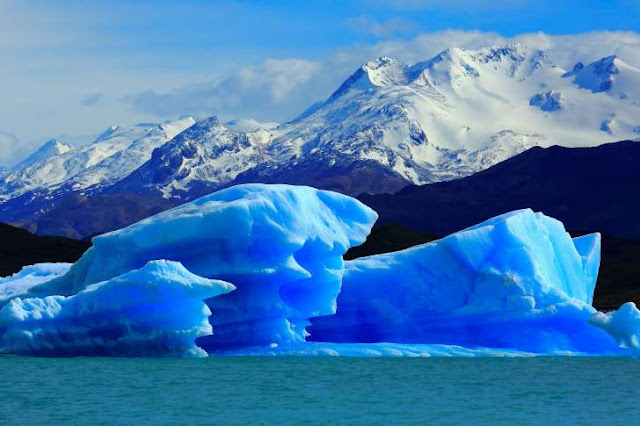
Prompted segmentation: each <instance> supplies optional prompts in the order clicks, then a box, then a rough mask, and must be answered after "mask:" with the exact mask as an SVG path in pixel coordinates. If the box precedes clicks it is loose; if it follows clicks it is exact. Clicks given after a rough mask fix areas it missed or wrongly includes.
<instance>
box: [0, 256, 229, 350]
mask: <svg viewBox="0 0 640 426" xmlns="http://www.w3.org/2000/svg"><path fill="white" fill-rule="evenodd" d="M233 289H234V287H233V285H231V284H229V283H226V282H224V281H219V280H210V279H207V278H202V277H199V276H197V275H194V274H192V273H190V272H189V271H187V270H186V269H185V268H184V266H182V265H181V264H180V263H177V262H169V261H165V260H161V261H152V262H149V263H148V264H146V265H145V266H144V267H142V268H141V269H138V270H133V271H129V272H127V273H125V274H124V275H121V276H119V277H115V278H113V279H110V280H108V281H104V282H100V283H97V284H91V285H89V286H87V287H86V288H85V289H83V290H82V291H80V292H78V293H77V294H74V295H73V296H66V297H65V296H47V297H44V298H28V299H21V298H15V299H13V300H11V301H10V302H9V303H8V304H7V305H6V306H5V307H4V309H3V310H2V311H1V312H0V326H2V327H5V329H6V331H5V333H4V343H5V348H4V349H5V351H8V352H11V353H15V354H27V355H38V356H72V355H73V356H76V355H103V356H179V357H186V356H206V352H204V351H203V350H202V349H200V348H198V347H197V346H196V345H195V343H194V341H195V339H196V338H197V337H200V336H205V335H209V334H211V332H212V329H211V325H210V324H209V321H208V318H209V316H210V315H211V311H210V310H209V308H208V307H207V306H206V304H205V303H204V299H206V298H211V297H214V296H217V295H219V294H223V293H227V292H229V291H231V290H233Z"/></svg>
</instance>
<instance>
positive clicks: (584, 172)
mask: <svg viewBox="0 0 640 426" xmlns="http://www.w3.org/2000/svg"><path fill="white" fill-rule="evenodd" d="M639 163H640V144H639V143H637V142H632V141H624V142H618V143H610V144H604V145H600V146H598V147H592V148H565V147H560V146H552V147H549V148H540V147H535V148H532V149H530V150H528V151H526V152H524V153H522V154H520V155H517V156H515V157H513V158H511V159H508V160H506V161H504V162H502V163H500V164H497V165H495V166H493V167H491V168H489V169H487V170H484V171H482V172H479V173H476V174H474V175H472V176H469V177H466V178H463V179H458V180H453V181H449V182H439V183H434V184H428V185H423V186H412V187H408V188H405V189H403V190H402V191H400V192H398V193H396V194H393V195H387V194H379V195H363V196H361V197H359V198H360V199H361V201H363V202H364V203H366V204H367V205H368V206H370V207H371V208H373V209H374V210H375V211H377V212H378V214H379V215H380V219H379V221H378V223H380V224H391V223H397V224H402V225H404V226H406V227H408V228H410V229H414V230H417V231H423V232H431V233H434V234H438V235H446V234H449V233H451V232H455V231H458V230H460V229H463V228H466V227H468V226H471V225H473V224H475V223H479V222H481V221H483V220H485V219H487V218H489V217H492V216H496V215H498V214H501V213H504V212H507V211H510V210H515V209H520V208H525V207H530V208H532V209H533V210H535V211H541V212H543V213H545V214H546V215H548V216H552V217H555V218H557V219H559V220H561V221H562V222H564V224H565V226H566V227H567V229H571V230H574V231H583V232H602V233H604V234H607V235H610V236H613V237H617V238H623V239H635V240H640V222H639V221H638V217H639V216H640V199H638V197H636V196H635V194H636V193H637V188H638V187H639V186H640V168H639V167H638V166H637V165H638V164H639Z"/></svg>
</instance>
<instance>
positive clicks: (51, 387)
mask: <svg viewBox="0 0 640 426" xmlns="http://www.w3.org/2000/svg"><path fill="white" fill-rule="evenodd" d="M0 371H2V388H1V389H2V391H1V394H0V423H1V424H34V425H36V424H37V425H40V424H61V423H65V424H78V425H88V424H138V425H143V424H154V425H156V424H214V423H215V424H225V425H226V424H246V423H251V424H255V423H262V424H290V423H297V424H328V423H337V424H361V423H365V424H391V423H393V424H404V423H409V424H456V423H464V424H496V423H508V424H587V423H588V424H640V361H637V360H632V359H622V358H515V359H501V358H489V359H451V358H420V359H408V358H400V359H393V358H330V357H326V358H287V357H274V358H259V357H255V358H254V357H245V358H242V357H218V358H215V357H212V358H208V359H193V360H175V359H104V358H101V359H100V358H70V359H43V358H21V357H12V356H5V357H0Z"/></svg>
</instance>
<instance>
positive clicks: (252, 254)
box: [31, 184, 377, 351]
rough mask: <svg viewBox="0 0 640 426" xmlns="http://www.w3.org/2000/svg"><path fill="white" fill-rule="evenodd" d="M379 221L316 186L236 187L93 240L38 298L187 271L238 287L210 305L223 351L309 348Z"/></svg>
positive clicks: (213, 340) (214, 343)
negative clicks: (347, 265) (350, 258)
mask: <svg viewBox="0 0 640 426" xmlns="http://www.w3.org/2000/svg"><path fill="white" fill-rule="evenodd" d="M376 219H377V214H376V213H375V212H374V211H373V210H371V209H370V208H368V207H366V206H365V205H364V204H362V203H360V202H359V201H357V200H355V199H353V198H351V197H348V196H346V195H341V194H337V193H334V192H329V191H320V190H317V189H314V188H310V187H296V186H289V185H264V184H248V185H240V186H236V187H232V188H228V189H225V190H222V191H219V192H216V193H213V194H210V195H207V196H205V197H202V198H200V199H198V200H195V201H193V202H191V203H188V204H185V205H182V206H180V207H177V208H174V209H172V210H169V211H166V212H163V213H160V214H158V215H156V216H153V217H151V218H148V219H145V220H142V221H140V222H138V223H136V224H134V225H131V226H129V227H127V228H124V229H122V230H119V231H116V232H112V233H109V234H105V235H101V236H98V237H96V238H94V239H93V247H92V248H90V249H89V250H88V251H87V252H86V253H85V255H84V256H83V257H82V258H81V259H80V260H79V261H78V262H76V263H75V264H74V265H73V267H72V268H71V269H70V270H69V272H68V273H67V274H65V275H63V276H62V277H60V278H57V279H54V280H52V281H49V282H47V283H45V284H43V285H41V286H38V287H35V288H32V289H31V294H33V295H34V296H46V295H52V294H58V295H71V294H75V293H77V292H79V291H82V290H83V289H85V288H86V287H87V286H88V285H90V284H92V283H95V282H99V281H105V280H109V279H111V278H113V277H115V276H118V275H122V274H124V273H126V272H127V271H130V270H132V269H138V268H141V267H142V266H144V265H145V264H146V263H147V262H149V261H151V260H157V259H166V260H172V261H176V262H180V263H181V264H182V265H184V267H185V268H186V269H188V270H189V271H190V272H192V273H194V274H196V275H199V276H202V277H207V278H215V279H220V280H224V281H227V282H230V283H233V284H234V285H235V286H236V287H237V290H236V291H234V292H232V293H230V294H228V295H224V296H221V297H216V298H213V299H210V300H207V304H208V305H209V307H210V308H211V310H212V311H213V312H214V314H213V316H212V317H211V324H212V325H213V327H214V329H215V334H214V335H213V336H210V337H207V338H204V339H200V340H199V341H198V344H199V345H200V346H201V347H203V348H205V349H206V350H207V351H215V350H217V349H221V348H227V347H234V346H246V345H261V344H264V345H268V344H271V343H276V344H286V343H292V342H303V341H304V340H305V337H306V332H305V327H306V326H307V325H308V319H309V318H310V317H314V316H319V315H328V314H332V313H334V312H335V306H336V298H337V296H338V293H339V291H340V286H341V283H342V274H343V271H344V262H343V259H342V255H343V254H344V253H345V252H346V251H347V250H348V249H349V247H352V246H356V245H359V244H361V243H362V242H364V241H365V239H366V237H367V235H368V234H369V232H370V230H371V227H372V226H373V223H374V222H375V220H376Z"/></svg>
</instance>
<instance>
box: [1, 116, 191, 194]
mask: <svg viewBox="0 0 640 426" xmlns="http://www.w3.org/2000/svg"><path fill="white" fill-rule="evenodd" d="M194 122H195V120H193V118H190V117H189V118H184V119H180V120H176V121H171V122H166V123H162V124H149V125H143V126H135V125H134V126H123V127H119V126H111V127H109V128H108V129H107V130H106V131H105V132H103V133H102V134H101V135H100V136H99V137H98V138H97V139H96V140H95V141H94V142H92V143H90V144H88V145H85V146H82V147H80V148H77V149H73V150H71V149H67V150H63V151H62V152H58V153H57V154H52V155H49V156H43V157H42V158H40V159H39V160H38V161H34V162H32V163H31V164H27V165H26V166H24V167H21V168H18V167H16V168H15V169H14V170H13V171H12V172H11V173H9V174H8V175H6V176H4V178H3V179H2V180H1V181H0V198H1V199H8V198H14V197H17V196H19V195H21V194H24V193H25V192H28V191H32V190H41V189H54V188H58V187H60V186H62V185H66V186H68V187H70V188H72V189H74V190H80V189H85V188H89V187H92V186H95V185H101V184H103V185H106V184H109V183H113V182H115V181H117V180H120V179H122V178H124V177H125V176H127V175H128V174H129V173H131V172H132V171H134V170H135V169H137V168H138V167H140V166H141V165H142V164H143V163H144V162H145V161H147V160H148V159H149V158H150V157H151V152H152V151H153V150H154V149H155V148H157V147H158V146H160V145H162V144H164V143H165V142H167V141H168V140H170V139H171V138H173V137H174V136H175V135H176V134H177V133H180V132H181V131H182V130H184V129H186V128H187V127H189V126H191V125H192V124H193V123H194ZM45 147H46V148H47V149H45V152H48V153H51V151H52V149H51V148H52V147H53V148H56V149H57V147H58V145H57V144H47V145H45ZM45 147H43V148H45ZM38 152H40V151H38ZM36 154H37V153H36Z"/></svg>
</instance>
